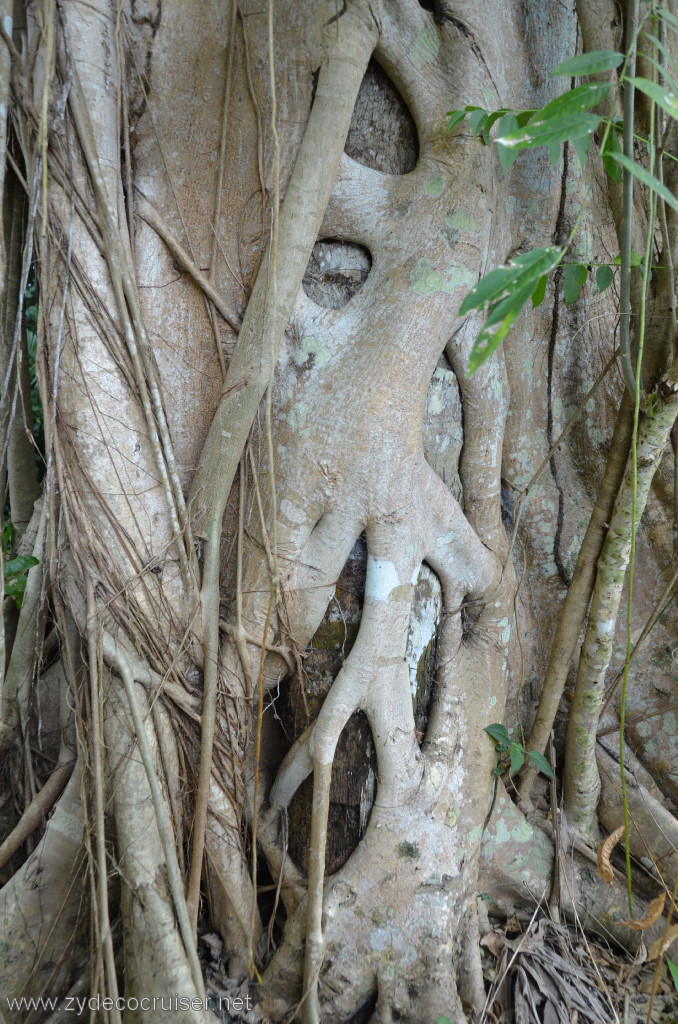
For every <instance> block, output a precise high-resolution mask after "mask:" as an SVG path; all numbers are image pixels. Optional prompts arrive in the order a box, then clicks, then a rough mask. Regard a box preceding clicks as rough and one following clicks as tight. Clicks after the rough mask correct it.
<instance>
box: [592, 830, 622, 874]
mask: <svg viewBox="0 0 678 1024" xmlns="http://www.w3.org/2000/svg"><path fill="white" fill-rule="evenodd" d="M623 835H624V826H623V825H620V826H619V828H616V829H615V830H614V832H611V833H610V835H609V836H608V837H607V839H603V841H602V843H601V844H600V846H599V847H598V853H597V855H596V861H597V863H598V874H599V875H600V877H601V878H602V880H603V881H604V882H607V883H608V884H609V885H612V883H613V881H614V871H613V870H612V867H611V866H610V854H611V853H612V851H613V850H614V848H615V846H616V845H617V843H618V842H619V840H620V839H621V837H622V836H623Z"/></svg>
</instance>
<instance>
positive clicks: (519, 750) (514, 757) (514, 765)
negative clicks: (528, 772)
mask: <svg viewBox="0 0 678 1024" xmlns="http://www.w3.org/2000/svg"><path fill="white" fill-rule="evenodd" d="M509 757H510V759H511V768H510V770H509V775H515V773H516V772H519V771H520V769H521V768H522V767H523V764H524V763H525V751H524V750H523V745H522V743H515V742H514V743H512V744H511V746H510V747H509Z"/></svg>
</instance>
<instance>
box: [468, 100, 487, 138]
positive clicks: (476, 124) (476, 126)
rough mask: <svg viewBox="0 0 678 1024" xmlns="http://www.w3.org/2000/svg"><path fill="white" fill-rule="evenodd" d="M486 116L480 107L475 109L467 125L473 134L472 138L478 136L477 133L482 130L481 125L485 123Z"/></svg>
mask: <svg viewBox="0 0 678 1024" xmlns="http://www.w3.org/2000/svg"><path fill="white" fill-rule="evenodd" d="M487 118H488V114H487V111H486V110H483V109H482V107H476V109H475V110H474V111H473V113H472V114H471V116H470V117H469V119H468V125H469V128H470V129H471V131H472V132H473V135H474V137H475V136H477V135H478V132H479V131H480V130H481V129H482V127H483V125H484V124H485V122H486V121H487Z"/></svg>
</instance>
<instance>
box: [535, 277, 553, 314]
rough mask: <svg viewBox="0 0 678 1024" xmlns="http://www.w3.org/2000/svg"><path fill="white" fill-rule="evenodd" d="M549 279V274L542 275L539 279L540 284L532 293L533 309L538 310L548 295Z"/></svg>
mask: <svg viewBox="0 0 678 1024" xmlns="http://www.w3.org/2000/svg"><path fill="white" fill-rule="evenodd" d="M548 279H549V276H548V274H542V276H541V277H540V278H539V283H538V285H537V287H536V288H535V289H534V291H533V292H532V309H536V308H537V306H541V304H542V302H543V301H544V296H545V295H546V282H547V281H548Z"/></svg>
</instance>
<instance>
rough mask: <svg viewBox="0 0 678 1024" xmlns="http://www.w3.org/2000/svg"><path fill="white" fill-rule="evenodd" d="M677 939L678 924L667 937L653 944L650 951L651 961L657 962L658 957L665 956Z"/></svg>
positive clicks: (670, 930) (669, 931)
mask: <svg viewBox="0 0 678 1024" xmlns="http://www.w3.org/2000/svg"><path fill="white" fill-rule="evenodd" d="M675 938H678V924H674V925H673V927H672V928H669V930H668V931H667V933H666V935H663V936H662V937H661V938H660V939H657V940H656V941H655V942H653V943H652V945H651V946H650V948H649V950H648V957H649V959H650V960H656V959H657V957H658V956H663V955H664V953H665V952H666V950H667V949H668V948H669V946H670V945H671V943H672V942H673V940H674V939H675Z"/></svg>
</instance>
